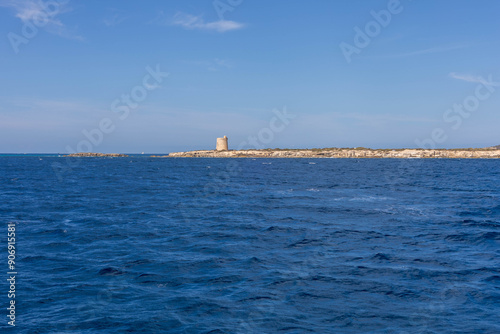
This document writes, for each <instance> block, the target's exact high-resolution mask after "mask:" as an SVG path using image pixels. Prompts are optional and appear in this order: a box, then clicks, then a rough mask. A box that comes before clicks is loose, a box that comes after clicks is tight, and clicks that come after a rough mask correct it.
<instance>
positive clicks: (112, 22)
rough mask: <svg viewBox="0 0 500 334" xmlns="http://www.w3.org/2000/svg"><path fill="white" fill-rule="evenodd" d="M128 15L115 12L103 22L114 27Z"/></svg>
mask: <svg viewBox="0 0 500 334" xmlns="http://www.w3.org/2000/svg"><path fill="white" fill-rule="evenodd" d="M126 19H127V17H125V16H122V15H120V14H113V15H112V16H110V17H108V18H105V19H104V20H102V22H103V23H104V24H105V25H106V26H108V27H114V26H117V25H119V24H120V23H122V22H123V21H125V20H126Z"/></svg>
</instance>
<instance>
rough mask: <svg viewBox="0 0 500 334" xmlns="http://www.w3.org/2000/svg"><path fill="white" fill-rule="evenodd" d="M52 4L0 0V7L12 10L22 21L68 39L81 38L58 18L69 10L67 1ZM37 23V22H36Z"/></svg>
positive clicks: (34, 1) (32, 0)
mask: <svg viewBox="0 0 500 334" xmlns="http://www.w3.org/2000/svg"><path fill="white" fill-rule="evenodd" d="M55 3H56V4H57V6H54V4H49V5H48V7H46V6H47V4H46V3H45V2H43V1H36V0H0V7H6V8H10V9H12V10H13V11H14V13H15V14H14V16H15V17H17V18H18V19H20V20H21V21H23V23H26V24H28V23H31V24H33V23H34V24H35V25H36V26H39V27H43V29H45V30H46V31H47V32H49V33H51V34H54V35H58V36H60V37H64V38H68V39H77V40H82V39H83V38H82V37H81V36H79V35H77V34H75V33H74V32H72V31H70V29H68V28H67V26H66V25H65V24H64V23H62V22H61V20H60V19H58V16H59V15H61V14H63V13H67V12H69V11H71V9H70V8H69V7H68V5H67V3H68V1H58V2H55ZM37 23H38V24H37Z"/></svg>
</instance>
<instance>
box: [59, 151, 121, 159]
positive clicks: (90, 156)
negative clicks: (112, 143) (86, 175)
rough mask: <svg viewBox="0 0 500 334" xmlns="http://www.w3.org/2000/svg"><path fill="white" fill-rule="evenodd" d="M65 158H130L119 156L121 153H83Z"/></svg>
mask: <svg viewBox="0 0 500 334" xmlns="http://www.w3.org/2000/svg"><path fill="white" fill-rule="evenodd" d="M65 157H80V158H94V157H112V158H117V157H128V155H126V154H119V153H89V152H82V153H72V154H68V155H65Z"/></svg>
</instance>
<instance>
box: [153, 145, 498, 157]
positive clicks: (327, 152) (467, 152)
mask: <svg viewBox="0 0 500 334" xmlns="http://www.w3.org/2000/svg"><path fill="white" fill-rule="evenodd" d="M153 157H159V158H399V159H401V158H403V159H404V158H407V159H410V158H427V159H438V158H444V159H498V158H500V147H498V146H495V147H488V148H467V149H369V148H364V147H357V148H319V149H316V148H314V149H262V150H229V151H215V150H212V151H208V150H207V151H189V152H175V153H170V154H169V155H163V156H153Z"/></svg>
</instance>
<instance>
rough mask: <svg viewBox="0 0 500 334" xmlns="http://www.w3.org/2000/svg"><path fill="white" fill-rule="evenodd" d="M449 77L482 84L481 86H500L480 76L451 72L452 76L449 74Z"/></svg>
mask: <svg viewBox="0 0 500 334" xmlns="http://www.w3.org/2000/svg"><path fill="white" fill-rule="evenodd" d="M448 76H449V77H450V78H453V79H457V80H462V81H467V82H473V83H480V84H483V85H487V86H499V83H498V82H493V81H488V80H486V79H485V78H483V77H481V76H479V75H472V74H460V73H456V72H451V73H450V74H448Z"/></svg>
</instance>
